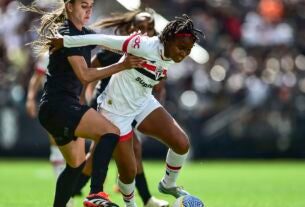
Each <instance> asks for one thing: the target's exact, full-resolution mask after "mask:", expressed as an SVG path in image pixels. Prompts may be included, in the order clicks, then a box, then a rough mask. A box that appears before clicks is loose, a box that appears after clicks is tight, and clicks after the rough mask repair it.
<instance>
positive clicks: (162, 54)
mask: <svg viewBox="0 0 305 207" xmlns="http://www.w3.org/2000/svg"><path fill="white" fill-rule="evenodd" d="M159 54H160V57H161V59H162V60H163V61H172V59H170V58H167V57H165V55H164V45H163V44H161V43H160V44H159Z"/></svg>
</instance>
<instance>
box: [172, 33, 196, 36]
mask: <svg viewBox="0 0 305 207" xmlns="http://www.w3.org/2000/svg"><path fill="white" fill-rule="evenodd" d="M175 36H176V37H192V36H193V34H191V33H178V34H175Z"/></svg>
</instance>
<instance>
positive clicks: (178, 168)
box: [166, 163, 181, 170]
mask: <svg viewBox="0 0 305 207" xmlns="http://www.w3.org/2000/svg"><path fill="white" fill-rule="evenodd" d="M166 167H167V168H168V169H170V170H180V169H181V166H180V167H174V166H170V165H169V164H167V163H166Z"/></svg>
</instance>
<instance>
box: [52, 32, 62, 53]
mask: <svg viewBox="0 0 305 207" xmlns="http://www.w3.org/2000/svg"><path fill="white" fill-rule="evenodd" d="M48 40H49V42H48V45H50V53H51V54H52V53H53V52H55V51H56V50H59V49H61V48H63V47H64V38H63V36H61V35H57V36H55V37H49V38H48Z"/></svg>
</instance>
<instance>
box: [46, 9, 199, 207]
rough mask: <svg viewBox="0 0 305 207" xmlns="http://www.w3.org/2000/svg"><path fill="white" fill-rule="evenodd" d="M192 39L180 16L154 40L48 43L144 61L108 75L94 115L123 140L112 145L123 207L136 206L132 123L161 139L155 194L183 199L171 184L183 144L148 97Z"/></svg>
mask: <svg viewBox="0 0 305 207" xmlns="http://www.w3.org/2000/svg"><path fill="white" fill-rule="evenodd" d="M198 34H202V33H201V32H200V31H199V30H197V29H195V28H194V26H193V22H192V20H191V19H190V18H189V17H188V16H187V15H183V16H182V17H176V18H175V20H173V21H171V22H169V23H168V25H167V26H166V27H165V29H164V30H163V31H162V32H161V34H160V35H159V36H155V37H152V38H149V37H147V36H141V35H140V34H133V35H131V36H128V37H126V36H112V35H102V34H94V35H86V36H73V37H72V36H64V37H56V38H52V39H51V43H50V44H52V45H53V47H54V50H56V49H57V48H61V47H62V46H64V47H68V48H69V47H79V46H84V45H102V46H104V47H106V48H111V49H114V50H118V51H123V52H126V53H129V54H132V55H136V56H139V57H142V58H145V59H146V60H147V61H146V63H144V64H142V67H141V68H133V69H131V70H125V71H122V72H119V73H117V74H115V75H113V77H112V78H111V80H110V82H109V84H108V86H107V88H106V89H105V91H104V92H103V93H102V94H101V95H100V96H99V98H98V104H99V111H100V113H102V114H103V115H104V116H105V117H107V119H109V120H111V121H112V123H114V124H115V125H116V126H117V127H118V128H119V129H120V135H121V138H120V139H121V140H124V141H121V142H119V143H118V145H117V147H116V149H115V151H114V158H115V160H116V163H117V166H118V171H119V179H118V185H119V187H120V191H121V193H122V194H123V199H124V201H125V204H126V206H136V203H135V199H134V189H135V182H134V177H135V174H136V165H135V158H134V154H133V150H132V142H131V137H132V128H131V122H132V121H133V120H136V121H137V125H136V127H137V129H138V130H139V131H140V132H142V133H144V134H146V135H149V136H152V137H155V138H157V139H159V140H161V141H162V142H163V143H165V144H166V145H167V146H168V147H169V150H168V153H167V157H166V171H165V175H164V177H163V178H162V180H161V181H160V183H159V186H158V188H159V191H160V192H162V193H165V194H171V195H173V196H175V197H180V196H183V195H187V194H188V192H187V191H185V190H183V189H182V188H181V187H179V186H177V185H176V180H177V177H178V174H179V171H180V169H181V167H182V165H183V163H184V161H185V159H186V158H187V154H188V150H189V145H190V143H189V139H188V137H187V135H186V134H185V132H184V131H183V129H182V128H181V127H180V126H179V124H178V123H177V122H176V121H175V119H174V118H173V117H172V116H171V115H170V114H169V113H168V112H167V111H166V110H165V109H164V108H163V107H162V106H161V104H160V103H159V102H158V101H157V100H156V99H155V98H154V96H153V95H152V87H153V86H154V85H156V84H157V83H158V82H159V81H160V80H162V79H163V78H165V77H166V73H167V68H168V67H169V66H170V65H171V64H173V63H174V62H176V63H178V62H181V61H182V60H183V59H184V58H185V57H186V56H188V55H189V54H190V52H191V49H192V47H193V46H194V43H195V42H196V41H197V40H198Z"/></svg>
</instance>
